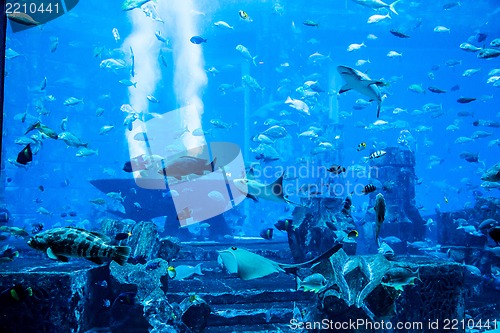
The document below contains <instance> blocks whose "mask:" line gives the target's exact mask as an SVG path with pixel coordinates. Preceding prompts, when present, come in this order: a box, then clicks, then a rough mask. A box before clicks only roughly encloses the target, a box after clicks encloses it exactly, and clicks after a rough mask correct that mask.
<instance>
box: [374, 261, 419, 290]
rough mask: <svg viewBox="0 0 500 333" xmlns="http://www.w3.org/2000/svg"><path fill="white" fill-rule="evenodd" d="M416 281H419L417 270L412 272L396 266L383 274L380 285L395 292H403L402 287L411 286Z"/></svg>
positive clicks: (407, 268) (406, 268)
mask: <svg viewBox="0 0 500 333" xmlns="http://www.w3.org/2000/svg"><path fill="white" fill-rule="evenodd" d="M417 279H418V280H420V274H419V269H418V268H417V270H415V271H412V270H411V269H410V268H409V267H400V266H396V267H394V268H391V269H389V270H388V271H387V272H386V273H385V274H384V276H383V277H382V282H381V284H382V285H383V286H388V287H392V288H394V289H396V290H403V286H406V285H413V284H415V280H417Z"/></svg>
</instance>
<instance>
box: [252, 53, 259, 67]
mask: <svg viewBox="0 0 500 333" xmlns="http://www.w3.org/2000/svg"><path fill="white" fill-rule="evenodd" d="M257 57H258V55H256V56H255V57H253V58H252V62H253V64H254V65H255V66H257V63H256V62H255V59H257Z"/></svg>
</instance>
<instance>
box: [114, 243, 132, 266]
mask: <svg viewBox="0 0 500 333" xmlns="http://www.w3.org/2000/svg"><path fill="white" fill-rule="evenodd" d="M130 251H131V249H130V247H129V246H115V255H114V256H113V258H112V259H113V260H114V261H116V263H117V264H118V265H120V266H123V265H125V263H126V262H127V260H128V257H129V256H130Z"/></svg>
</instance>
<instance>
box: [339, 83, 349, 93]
mask: <svg viewBox="0 0 500 333" xmlns="http://www.w3.org/2000/svg"><path fill="white" fill-rule="evenodd" d="M351 89H352V87H350V86H349V85H348V84H347V83H346V84H344V85H343V86H342V88H340V90H339V94H343V93H345V92H346V91H349V90H351Z"/></svg>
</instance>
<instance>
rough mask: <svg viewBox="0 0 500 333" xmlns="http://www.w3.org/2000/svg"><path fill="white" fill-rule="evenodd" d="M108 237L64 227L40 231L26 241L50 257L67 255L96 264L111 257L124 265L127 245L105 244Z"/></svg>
mask: <svg viewBox="0 0 500 333" xmlns="http://www.w3.org/2000/svg"><path fill="white" fill-rule="evenodd" d="M108 241H109V238H108V237H107V236H105V235H102V234H100V233H97V232H94V231H87V230H84V229H79V228H74V227H65V228H54V229H49V230H47V231H44V232H41V233H39V234H37V235H35V236H33V237H31V239H30V240H29V241H28V245H29V246H30V247H32V248H34V249H36V250H40V251H44V252H46V253H47V256H48V257H49V258H50V259H54V260H60V261H63V262H67V261H68V257H77V258H85V259H88V260H90V261H92V262H93V263H96V264H98V265H100V264H102V263H103V259H111V260H114V261H116V262H117V263H118V264H119V265H122V266H123V265H124V264H125V263H126V262H127V259H128V257H129V255H130V247H128V246H112V245H108V244H106V242H108Z"/></svg>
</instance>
